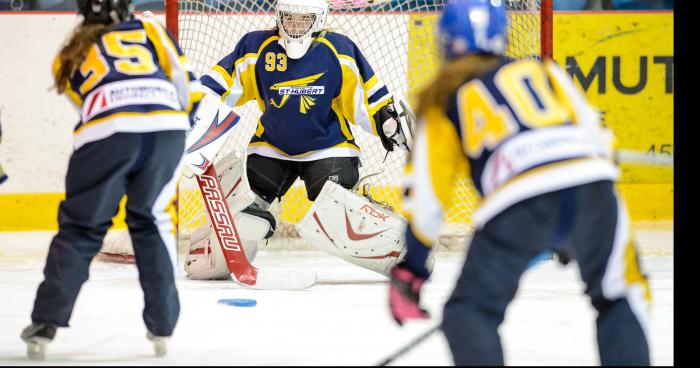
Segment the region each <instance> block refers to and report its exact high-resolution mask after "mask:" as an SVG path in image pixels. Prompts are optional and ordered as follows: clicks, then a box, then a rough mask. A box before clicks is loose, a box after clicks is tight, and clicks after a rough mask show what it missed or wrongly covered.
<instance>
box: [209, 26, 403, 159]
mask: <svg viewBox="0 0 700 368" xmlns="http://www.w3.org/2000/svg"><path fill="white" fill-rule="evenodd" d="M279 39H280V37H279V35H278V34H277V32H276V31H275V30H265V31H255V32H250V33H247V34H246V35H244V36H243V38H241V40H240V41H239V42H238V44H237V45H236V47H235V49H234V51H233V52H232V53H231V54H229V55H227V56H226V57H224V58H223V59H221V61H219V63H218V64H217V65H215V66H214V67H213V68H212V70H211V71H209V72H208V73H207V74H206V75H205V76H203V77H202V78H201V81H202V86H203V90H204V91H205V92H207V93H211V94H214V95H216V96H219V97H221V99H222V101H224V102H225V103H227V104H228V105H229V106H232V107H235V106H240V105H243V104H245V103H246V102H248V101H255V102H256V103H257V106H258V107H259V108H260V110H261V111H262V115H261V117H260V119H259V120H258V126H257V129H256V131H255V135H254V136H253V138H252V139H251V142H250V145H249V147H248V152H249V153H258V154H260V155H263V156H267V157H275V158H280V159H285V160H295V161H307V160H317V159H321V158H326V157H354V156H359V152H360V149H359V147H358V146H357V144H356V143H355V139H354V137H353V134H352V131H351V129H350V125H349V124H350V123H353V124H358V125H360V126H361V127H362V128H363V129H364V130H366V131H368V132H370V133H371V134H373V135H375V136H376V135H377V126H376V122H375V121H374V114H375V113H376V112H377V110H379V109H380V108H381V107H383V106H385V105H387V104H388V103H389V102H390V101H391V95H390V94H389V91H388V89H387V87H386V86H385V85H384V83H382V82H381V81H380V80H379V79H378V78H377V76H376V75H375V73H374V71H373V70H372V67H371V66H370V65H369V63H368V62H367V60H366V59H365V57H364V56H363V55H362V53H361V52H360V49H359V48H358V47H357V45H355V43H354V42H352V41H351V40H350V39H349V38H347V37H345V36H343V35H340V34H338V33H334V32H325V33H322V34H321V35H320V36H319V37H317V38H316V40H315V41H314V43H312V46H311V48H310V49H309V50H308V51H307V53H306V54H305V55H304V56H303V57H302V58H300V59H291V58H288V57H287V55H286V53H285V51H284V48H282V46H280V45H279V43H278V40H279Z"/></svg>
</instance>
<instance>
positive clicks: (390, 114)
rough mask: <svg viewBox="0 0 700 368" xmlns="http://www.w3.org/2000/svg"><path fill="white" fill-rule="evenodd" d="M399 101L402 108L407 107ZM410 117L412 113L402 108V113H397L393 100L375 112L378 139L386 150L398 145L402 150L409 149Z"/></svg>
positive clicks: (410, 134)
mask: <svg viewBox="0 0 700 368" xmlns="http://www.w3.org/2000/svg"><path fill="white" fill-rule="evenodd" d="M399 103H400V104H401V107H402V108H403V109H407V105H405V104H403V102H402V101H399ZM412 119H413V115H412V113H411V114H409V112H408V111H405V110H404V112H402V114H399V113H398V112H397V111H396V108H395V106H394V103H393V102H390V103H388V104H387V105H386V106H383V107H382V108H381V109H379V111H377V112H376V113H375V115H374V120H375V122H376V123H377V124H378V129H377V132H378V133H379V139H380V140H381V142H382V146H384V149H385V150H387V152H391V151H393V150H394V147H399V148H400V149H402V150H404V151H408V150H409V146H410V142H409V139H410V138H412V134H413V132H412V126H411V125H412V124H413V120H412Z"/></svg>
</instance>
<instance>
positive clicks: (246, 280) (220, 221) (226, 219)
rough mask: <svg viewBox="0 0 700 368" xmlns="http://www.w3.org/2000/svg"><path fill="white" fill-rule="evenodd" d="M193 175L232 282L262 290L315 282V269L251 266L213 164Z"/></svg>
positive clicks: (308, 285) (295, 287) (296, 288)
mask: <svg viewBox="0 0 700 368" xmlns="http://www.w3.org/2000/svg"><path fill="white" fill-rule="evenodd" d="M195 177H196V178H197V184H199V189H200V192H201V193H202V197H203V198H204V203H205V205H206V208H207V213H208V214H209V220H210V221H211V224H212V226H213V228H214V233H215V234H216V238H217V239H218V240H219V245H220V246H221V251H222V252H223V254H224V258H225V259H226V265H227V266H228V269H229V272H230V273H231V276H232V277H233V279H234V280H235V281H237V282H238V283H240V284H243V285H245V286H248V287H252V288H254V289H265V290H301V289H307V288H309V287H311V286H312V285H314V284H315V283H316V271H304V270H266V269H258V268H256V267H255V266H253V265H251V264H250V262H248V259H247V258H246V255H245V251H244V250H243V245H242V244H241V240H240V237H239V236H238V229H237V228H236V225H235V223H234V221H233V215H232V214H231V210H230V209H229V207H228V204H227V203H226V200H225V198H226V197H225V196H224V192H223V191H222V190H221V183H220V182H219V178H218V177H217V174H216V170H215V169H214V165H209V167H208V168H207V169H206V170H205V171H204V173H203V174H201V175H195Z"/></svg>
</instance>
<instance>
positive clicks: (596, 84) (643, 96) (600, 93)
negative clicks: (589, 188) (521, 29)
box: [553, 12, 674, 220]
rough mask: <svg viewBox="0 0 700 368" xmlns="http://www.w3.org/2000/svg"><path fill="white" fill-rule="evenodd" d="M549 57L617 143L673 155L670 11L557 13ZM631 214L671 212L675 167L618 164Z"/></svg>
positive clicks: (668, 216)
mask: <svg viewBox="0 0 700 368" xmlns="http://www.w3.org/2000/svg"><path fill="white" fill-rule="evenodd" d="M553 41H554V59H555V60H556V61H557V63H559V65H562V66H564V67H566V70H567V72H568V73H569V74H570V75H571V76H572V77H573V78H574V80H575V81H576V83H577V84H578V85H579V86H580V87H581V88H582V89H583V90H584V91H585V92H586V95H587V96H588V98H589V100H590V101H591V102H592V103H593V104H594V105H595V106H596V107H597V108H598V109H600V110H601V111H602V113H603V116H604V121H605V123H606V124H607V125H608V126H609V127H611V128H612V129H613V131H614V132H615V135H616V137H617V145H618V147H619V148H621V149H626V150H634V151H639V152H642V153H645V154H646V155H648V157H650V158H651V157H653V156H658V155H672V154H673V81H674V74H673V13H672V12H648V13H644V12H591V13H587V12H575V13H574V12H572V13H555V16H554V40H553ZM621 169H622V177H621V180H620V185H619V188H620V190H621V191H622V193H623V194H624V196H625V198H626V199H627V202H628V206H629V207H630V212H631V213H632V218H633V219H636V220H672V219H673V168H672V167H660V166H651V165H639V164H634V165H632V164H627V163H622V165H621Z"/></svg>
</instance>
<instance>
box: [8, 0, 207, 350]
mask: <svg viewBox="0 0 700 368" xmlns="http://www.w3.org/2000/svg"><path fill="white" fill-rule="evenodd" d="M78 8H79V12H80V14H81V15H82V16H83V21H82V23H81V24H80V25H79V26H77V27H76V29H75V31H74V32H73V34H72V35H71V36H70V38H69V39H68V41H67V42H66V44H65V45H64V46H63V48H62V49H61V50H60V52H59V53H58V55H57V56H56V58H55V61H54V64H53V75H54V78H55V88H56V90H57V91H58V93H59V94H65V95H67V96H68V98H69V100H70V101H71V102H72V103H73V105H74V106H75V108H76V110H77V112H78V114H79V115H80V121H79V123H78V124H77V126H76V127H75V130H74V132H73V149H74V151H73V153H72V155H71V157H70V161H69V163H68V172H67V174H66V199H65V200H64V201H62V202H61V204H60V207H59V209H58V223H59V230H58V234H56V236H55V237H54V238H53V240H52V241H51V245H50V247H49V253H48V256H47V259H46V266H45V268H44V280H43V282H42V283H41V284H40V285H39V290H38V291H37V295H36V300H35V302H34V309H33V311H32V314H31V320H32V324H31V325H30V326H28V327H27V328H26V329H25V330H24V331H23V332H22V335H21V337H22V339H23V340H24V341H25V342H26V343H27V352H28V354H29V356H30V358H35V359H43V358H44V354H45V348H46V345H47V344H48V343H49V342H50V341H51V340H52V339H53V338H54V335H55V334H56V328H57V327H68V321H69V319H70V317H71V313H72V311H73V306H74V304H75V301H76V298H77V297H78V292H79V291H80V288H81V286H82V285H83V283H84V282H85V281H86V280H87V279H88V268H89V266H90V261H91V260H92V258H93V257H94V256H95V254H96V253H97V252H98V251H99V250H100V247H101V245H102V239H103V238H104V236H105V233H106V232H107V229H108V228H109V227H110V226H111V224H112V217H113V216H114V215H116V213H117V211H118V209H119V202H120V200H121V198H122V197H123V196H124V195H126V196H127V198H128V201H127V203H126V223H127V225H128V227H129V233H130V235H131V239H132V243H133V246H134V252H135V254H136V265H137V267H138V270H139V274H140V277H139V281H140V283H141V286H142V288H143V291H144V293H145V298H144V299H145V306H144V312H143V318H144V322H145V323H146V328H147V329H148V334H147V336H148V338H149V339H150V340H151V341H153V342H154V345H155V349H156V355H162V354H164V353H165V345H164V341H165V338H167V337H168V336H170V335H171V334H172V332H173V329H174V328H175V323H176V322H177V319H178V316H179V313H180V303H179V300H178V292H177V289H176V288H175V278H174V269H175V267H176V255H177V250H176V249H175V237H174V235H173V233H174V222H175V221H176V219H175V218H174V217H175V211H174V206H173V199H174V198H175V188H176V179H177V175H178V174H179V169H180V167H181V163H182V156H183V152H184V149H185V134H186V131H187V130H189V129H190V127H191V120H192V118H191V116H190V112H191V111H192V110H193V107H195V105H196V104H197V103H198V101H199V99H201V97H198V94H197V91H198V89H199V82H198V81H196V79H195V78H194V75H193V74H192V73H191V72H190V71H188V70H187V68H186V66H185V65H186V63H185V57H184V55H183V54H182V52H181V51H180V48H179V47H178V45H177V43H176V42H175V41H174V40H173V38H172V37H171V36H170V35H169V34H168V33H167V32H166V30H165V28H164V27H163V26H162V25H160V24H158V23H156V22H155V21H153V20H152V19H142V20H138V19H134V18H133V16H132V14H131V13H132V10H133V5H132V4H131V0H78ZM190 81H195V82H190Z"/></svg>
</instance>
